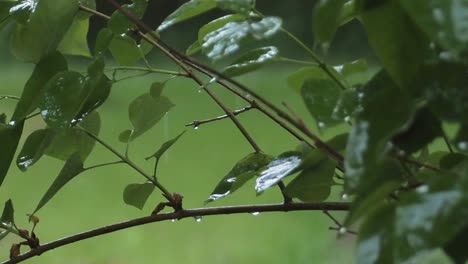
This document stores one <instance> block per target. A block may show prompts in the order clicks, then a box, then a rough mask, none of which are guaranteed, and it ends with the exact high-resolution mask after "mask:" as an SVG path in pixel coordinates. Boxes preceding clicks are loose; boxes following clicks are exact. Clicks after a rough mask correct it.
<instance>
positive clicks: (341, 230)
mask: <svg viewBox="0 0 468 264" xmlns="http://www.w3.org/2000/svg"><path fill="white" fill-rule="evenodd" d="M346 232H348V229H346V227H344V226H342V227H340V229H338V233H339V234H340V235H344V234H346Z"/></svg>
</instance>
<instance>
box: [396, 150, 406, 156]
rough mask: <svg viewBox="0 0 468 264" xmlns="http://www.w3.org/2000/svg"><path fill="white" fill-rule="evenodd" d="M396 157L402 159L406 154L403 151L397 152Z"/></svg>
mask: <svg viewBox="0 0 468 264" xmlns="http://www.w3.org/2000/svg"><path fill="white" fill-rule="evenodd" d="M398 156H401V157H404V156H406V152H405V151H404V150H401V149H400V150H398Z"/></svg>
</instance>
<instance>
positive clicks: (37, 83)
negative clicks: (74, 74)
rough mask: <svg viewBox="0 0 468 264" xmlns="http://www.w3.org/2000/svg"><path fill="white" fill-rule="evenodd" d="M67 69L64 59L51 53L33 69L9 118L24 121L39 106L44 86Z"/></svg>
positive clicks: (58, 54)
mask: <svg viewBox="0 0 468 264" xmlns="http://www.w3.org/2000/svg"><path fill="white" fill-rule="evenodd" d="M67 69H68V66H67V61H66V59H65V57H63V55H62V54H60V53H59V52H53V53H51V54H50V55H48V56H46V57H44V58H43V59H42V60H40V61H39V63H38V64H37V65H36V67H34V71H33V73H32V75H31V77H29V79H28V81H27V82H26V85H25V86H24V89H23V93H22V94H21V99H20V100H19V102H18V104H17V105H16V109H15V112H14V113H13V117H12V118H11V119H12V120H13V121H19V120H22V119H24V118H25V117H26V116H27V115H29V114H30V113H32V111H34V109H36V108H37V107H38V106H39V103H40V101H41V100H42V98H43V95H44V93H45V91H46V86H45V84H46V83H47V82H48V81H49V80H50V79H51V78H52V77H53V76H54V75H55V74H57V73H58V72H61V71H65V70H67Z"/></svg>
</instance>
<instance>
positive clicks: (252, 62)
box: [223, 47, 279, 77]
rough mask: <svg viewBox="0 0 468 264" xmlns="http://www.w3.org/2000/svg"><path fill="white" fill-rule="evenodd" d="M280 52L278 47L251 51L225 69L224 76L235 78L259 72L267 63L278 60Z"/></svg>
mask: <svg viewBox="0 0 468 264" xmlns="http://www.w3.org/2000/svg"><path fill="white" fill-rule="evenodd" d="M278 52H279V51H278V49H277V48H276V47H264V48H259V49H255V50H251V51H249V52H248V53H246V54H243V55H242V56H241V57H239V58H238V59H237V60H235V61H234V62H233V63H232V64H231V65H229V66H228V67H226V68H224V70H223V74H225V75H226V76H229V77H234V76H238V75H242V74H244V73H248V72H252V71H255V70H258V69H259V68H260V67H262V66H263V65H265V64H266V63H268V62H271V61H273V60H274V59H275V58H277V57H278Z"/></svg>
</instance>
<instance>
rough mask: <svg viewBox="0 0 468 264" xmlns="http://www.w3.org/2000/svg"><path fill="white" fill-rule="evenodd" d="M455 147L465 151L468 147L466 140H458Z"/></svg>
mask: <svg viewBox="0 0 468 264" xmlns="http://www.w3.org/2000/svg"><path fill="white" fill-rule="evenodd" d="M457 147H458V149H460V150H462V151H465V150H467V149H468V142H466V141H460V142H458V144H457Z"/></svg>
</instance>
